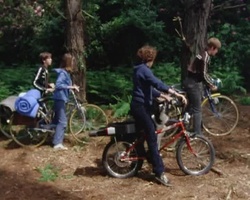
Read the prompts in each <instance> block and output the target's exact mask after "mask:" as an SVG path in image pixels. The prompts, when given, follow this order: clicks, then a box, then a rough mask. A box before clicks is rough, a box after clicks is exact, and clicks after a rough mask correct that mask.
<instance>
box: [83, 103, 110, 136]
mask: <svg viewBox="0 0 250 200" xmlns="http://www.w3.org/2000/svg"><path fill="white" fill-rule="evenodd" d="M84 108H85V117H86V124H85V131H91V130H98V129H100V128H104V127H106V126H107V125H108V117H107V116H106V114H105V112H104V111H103V110H102V109H101V108H100V107H99V106H97V105H94V104H86V105H84Z"/></svg>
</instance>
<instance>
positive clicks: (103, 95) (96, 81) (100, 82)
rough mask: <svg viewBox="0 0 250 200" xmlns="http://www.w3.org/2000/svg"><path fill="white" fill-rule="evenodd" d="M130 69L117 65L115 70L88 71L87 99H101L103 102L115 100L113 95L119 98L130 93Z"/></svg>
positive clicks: (90, 100)
mask: <svg viewBox="0 0 250 200" xmlns="http://www.w3.org/2000/svg"><path fill="white" fill-rule="evenodd" d="M131 73H132V69H130V70H128V69H126V68H123V67H119V68H117V69H116V70H113V71H111V70H109V69H107V70H102V71H88V72H87V96H88V101H89V102H92V101H102V102H103V103H107V104H109V103H114V102H116V100H115V98H114V97H117V96H118V97H120V98H121V99H124V98H126V97H127V96H128V95H131V91H132V81H131Z"/></svg>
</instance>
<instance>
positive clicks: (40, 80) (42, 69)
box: [33, 52, 54, 96]
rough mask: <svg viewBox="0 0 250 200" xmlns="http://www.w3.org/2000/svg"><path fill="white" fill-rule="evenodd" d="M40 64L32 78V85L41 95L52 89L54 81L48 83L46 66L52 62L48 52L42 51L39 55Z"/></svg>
mask: <svg viewBox="0 0 250 200" xmlns="http://www.w3.org/2000/svg"><path fill="white" fill-rule="evenodd" d="M39 57H40V59H41V63H42V65H41V66H39V68H38V70H37V72H36V75H35V78H34V80H33V86H34V87H35V88H36V89H38V90H39V91H40V92H41V94H42V96H44V95H45V94H46V93H47V92H53V91H54V83H49V72H48V67H49V66H51V64H52V55H51V53H49V52H42V53H40V55H39Z"/></svg>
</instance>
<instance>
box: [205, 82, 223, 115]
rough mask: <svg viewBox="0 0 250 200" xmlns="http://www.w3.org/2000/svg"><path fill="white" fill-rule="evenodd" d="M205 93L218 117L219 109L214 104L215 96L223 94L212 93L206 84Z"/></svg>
mask: <svg viewBox="0 0 250 200" xmlns="http://www.w3.org/2000/svg"><path fill="white" fill-rule="evenodd" d="M204 93H205V96H204V99H206V98H207V99H208V102H209V105H210V108H211V110H212V112H213V113H214V114H216V115H217V117H219V114H218V113H217V110H216V108H215V106H214V98H215V97H217V96H220V95H221V94H220V93H214V94H211V91H210V89H209V88H207V87H206V86H205V88H204ZM204 99H203V100H204Z"/></svg>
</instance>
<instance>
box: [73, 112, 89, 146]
mask: <svg viewBox="0 0 250 200" xmlns="http://www.w3.org/2000/svg"><path fill="white" fill-rule="evenodd" d="M80 109H81V110H79V109H78V108H74V109H73V110H72V112H71V114H70V118H69V124H68V126H69V131H70V133H71V134H72V135H73V137H74V138H75V139H76V140H77V141H80V142H82V141H83V140H84V138H86V137H88V135H87V134H86V132H84V129H85V125H86V117H85V108H84V107H81V108H80Z"/></svg>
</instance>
